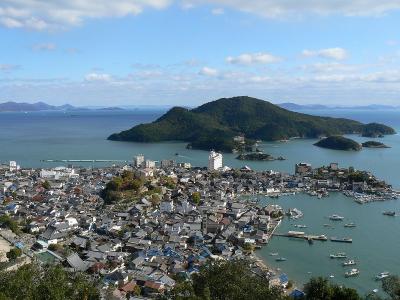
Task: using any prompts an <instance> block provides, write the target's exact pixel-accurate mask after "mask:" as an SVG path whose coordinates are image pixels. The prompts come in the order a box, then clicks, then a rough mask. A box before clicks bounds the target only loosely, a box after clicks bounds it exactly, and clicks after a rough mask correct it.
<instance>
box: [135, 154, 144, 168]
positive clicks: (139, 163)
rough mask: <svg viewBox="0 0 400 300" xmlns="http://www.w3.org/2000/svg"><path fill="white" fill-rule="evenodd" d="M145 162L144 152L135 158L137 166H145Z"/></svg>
mask: <svg viewBox="0 0 400 300" xmlns="http://www.w3.org/2000/svg"><path fill="white" fill-rule="evenodd" d="M143 164H144V155H143V154H139V155H136V156H135V157H134V158H133V165H134V166H135V167H137V168H140V167H142V166H143Z"/></svg>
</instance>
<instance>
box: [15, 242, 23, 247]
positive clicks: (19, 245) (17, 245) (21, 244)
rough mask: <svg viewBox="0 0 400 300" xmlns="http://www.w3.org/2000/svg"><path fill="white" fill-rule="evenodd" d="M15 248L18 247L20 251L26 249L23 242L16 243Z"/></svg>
mask: <svg viewBox="0 0 400 300" xmlns="http://www.w3.org/2000/svg"><path fill="white" fill-rule="evenodd" d="M15 247H17V248H18V249H22V248H24V244H23V243H22V242H16V243H15Z"/></svg>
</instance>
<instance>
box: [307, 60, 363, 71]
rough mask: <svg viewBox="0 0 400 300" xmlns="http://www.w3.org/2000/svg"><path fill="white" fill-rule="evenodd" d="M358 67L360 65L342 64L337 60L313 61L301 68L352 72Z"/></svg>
mask: <svg viewBox="0 0 400 300" xmlns="http://www.w3.org/2000/svg"><path fill="white" fill-rule="evenodd" d="M359 68H360V66H356V65H349V64H342V63H338V62H328V63H315V64H309V65H304V66H302V69H303V70H305V71H310V72H313V73H332V72H352V71H355V70H357V69H359Z"/></svg>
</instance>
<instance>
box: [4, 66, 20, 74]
mask: <svg viewBox="0 0 400 300" xmlns="http://www.w3.org/2000/svg"><path fill="white" fill-rule="evenodd" d="M16 69H19V66H18V65H13V64H0V71H1V72H5V73H8V72H11V71H14V70H16Z"/></svg>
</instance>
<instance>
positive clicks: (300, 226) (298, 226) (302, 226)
mask: <svg viewBox="0 0 400 300" xmlns="http://www.w3.org/2000/svg"><path fill="white" fill-rule="evenodd" d="M294 227H297V228H307V225H294Z"/></svg>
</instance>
